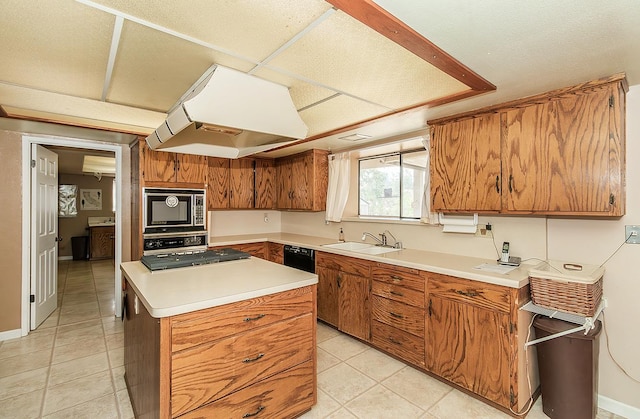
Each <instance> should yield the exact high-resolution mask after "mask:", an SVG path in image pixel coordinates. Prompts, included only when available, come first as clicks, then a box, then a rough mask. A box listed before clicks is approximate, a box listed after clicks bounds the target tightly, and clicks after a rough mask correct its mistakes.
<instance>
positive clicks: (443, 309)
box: [426, 274, 519, 410]
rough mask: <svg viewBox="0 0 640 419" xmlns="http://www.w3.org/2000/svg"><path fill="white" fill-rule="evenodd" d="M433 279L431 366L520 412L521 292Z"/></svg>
mask: <svg viewBox="0 0 640 419" xmlns="http://www.w3.org/2000/svg"><path fill="white" fill-rule="evenodd" d="M427 276H428V291H429V297H428V305H427V312H428V324H427V334H426V367H427V369H428V370H429V371H431V372H433V373H434V374H436V375H438V376H440V377H442V378H445V379H447V380H449V381H451V382H453V383H455V384H457V385H459V386H461V387H463V388H465V389H467V390H470V391H472V392H474V393H475V394H478V395H480V396H482V397H484V398H486V399H488V400H490V401H492V402H494V403H497V404H498V405H500V406H504V407H513V408H514V409H516V410H517V409H518V408H519V406H516V404H518V401H517V398H516V397H517V394H518V381H517V379H516V377H517V375H518V374H517V368H516V364H517V362H516V360H517V359H518V339H517V338H516V336H517V319H514V318H513V316H516V314H514V311H513V307H514V303H515V300H516V299H517V297H516V296H517V290H514V289H510V288H505V287H500V286H497V285H492V284H485V283H480V282H476V281H469V280H464V279H460V278H454V277H449V276H445V275H437V274H427Z"/></svg>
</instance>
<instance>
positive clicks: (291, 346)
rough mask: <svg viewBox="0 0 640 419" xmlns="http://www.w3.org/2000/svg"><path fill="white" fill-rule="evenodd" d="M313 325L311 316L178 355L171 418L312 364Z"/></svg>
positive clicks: (175, 357)
mask: <svg viewBox="0 0 640 419" xmlns="http://www.w3.org/2000/svg"><path fill="white" fill-rule="evenodd" d="M314 322H315V319H314V318H313V316H312V314H311V313H309V314H306V315H304V316H300V317H296V318H294V319H289V320H285V321H282V322H279V323H276V324H272V325H270V326H266V327H262V328H260V329H255V330H252V331H250V332H247V333H242V334H239V335H234V336H231V337H228V338H225V339H221V340H218V341H216V342H214V343H207V344H203V345H199V346H196V347H193V348H190V349H187V350H184V351H182V352H179V353H176V354H174V355H173V357H172V360H171V366H172V368H171V369H172V372H171V413H172V415H174V416H178V415H181V414H183V413H185V412H188V411H189V410H192V409H194V408H196V407H199V406H202V405H204V404H207V403H210V402H212V401H214V400H216V399H219V398H221V397H224V396H225V395H227V394H230V393H232V392H234V391H236V390H239V389H241V388H243V387H246V386H248V385H250V384H253V383H255V382H257V381H260V380H262V379H264V378H266V377H269V376H271V375H274V374H276V373H279V372H281V371H283V370H285V369H288V368H291V367H293V366H295V365H298V364H301V363H303V362H305V361H307V360H312V358H313V351H314V348H313V345H314V333H315V323H314Z"/></svg>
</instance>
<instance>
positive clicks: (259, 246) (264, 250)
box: [210, 242, 268, 259]
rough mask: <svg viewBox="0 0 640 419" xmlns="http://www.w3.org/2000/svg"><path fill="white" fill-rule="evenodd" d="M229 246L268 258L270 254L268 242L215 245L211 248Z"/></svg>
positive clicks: (258, 256)
mask: <svg viewBox="0 0 640 419" xmlns="http://www.w3.org/2000/svg"><path fill="white" fill-rule="evenodd" d="M227 247H231V248H233V249H236V250H240V251H241V252H247V253H249V254H250V255H251V256H254V257H257V258H260V259H267V255H268V246H267V242H256V243H239V244H234V245H230V246H214V247H211V248H210V249H224V248H227Z"/></svg>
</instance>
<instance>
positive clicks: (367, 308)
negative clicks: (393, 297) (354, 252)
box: [316, 252, 371, 341]
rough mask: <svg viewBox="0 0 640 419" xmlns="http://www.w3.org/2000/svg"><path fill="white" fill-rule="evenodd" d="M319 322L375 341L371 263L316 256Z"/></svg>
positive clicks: (317, 254)
mask: <svg viewBox="0 0 640 419" xmlns="http://www.w3.org/2000/svg"><path fill="white" fill-rule="evenodd" d="M316 274H317V275H318V318H319V319H321V320H323V321H325V322H327V323H329V324H331V325H332V326H335V327H337V328H338V329H339V330H341V331H343V332H345V333H348V334H350V335H352V336H355V337H357V338H360V339H362V340H365V341H369V340H370V339H371V313H370V312H371V303H370V297H369V296H370V290H371V278H370V262H367V261H365V260H362V259H357V258H350V257H344V256H334V255H331V254H328V253H324V252H317V253H316Z"/></svg>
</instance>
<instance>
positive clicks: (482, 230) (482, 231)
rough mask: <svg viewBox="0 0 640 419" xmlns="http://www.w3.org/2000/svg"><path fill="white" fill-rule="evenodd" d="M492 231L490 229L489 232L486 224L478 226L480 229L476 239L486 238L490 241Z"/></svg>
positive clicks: (477, 231)
mask: <svg viewBox="0 0 640 419" xmlns="http://www.w3.org/2000/svg"><path fill="white" fill-rule="evenodd" d="M491 234H492V231H491V230H490V229H489V230H487V225H486V224H478V229H477V230H476V237H484V238H487V239H490V238H491V237H492V236H491Z"/></svg>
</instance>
